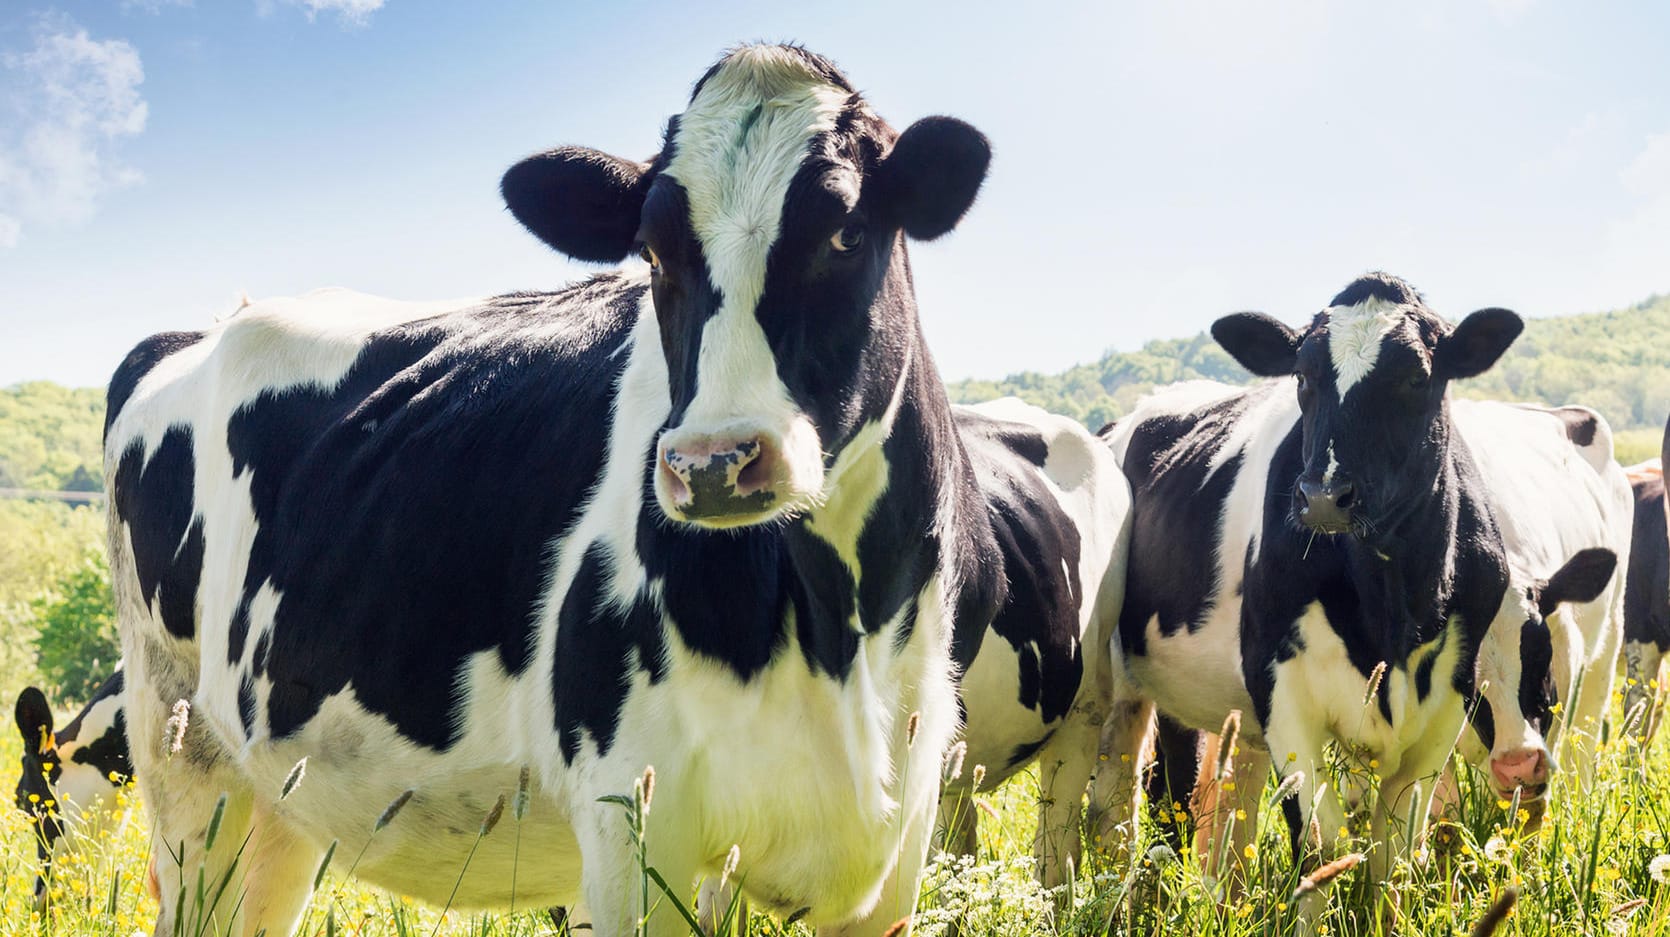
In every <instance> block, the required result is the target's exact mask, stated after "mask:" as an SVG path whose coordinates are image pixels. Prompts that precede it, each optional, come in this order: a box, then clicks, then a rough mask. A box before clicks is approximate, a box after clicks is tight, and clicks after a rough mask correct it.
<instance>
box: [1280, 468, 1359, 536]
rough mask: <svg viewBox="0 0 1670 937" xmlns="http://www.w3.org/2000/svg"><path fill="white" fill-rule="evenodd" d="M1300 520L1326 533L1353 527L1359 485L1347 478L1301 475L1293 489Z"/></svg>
mask: <svg viewBox="0 0 1670 937" xmlns="http://www.w3.org/2000/svg"><path fill="white" fill-rule="evenodd" d="M1294 501H1295V506H1296V507H1297V508H1298V510H1299V520H1300V521H1301V522H1303V523H1304V525H1305V526H1306V527H1309V528H1311V529H1313V530H1318V531H1322V532H1323V533H1343V532H1345V531H1346V530H1349V529H1350V527H1351V509H1352V508H1353V507H1355V506H1356V504H1357V486H1356V485H1353V484H1352V483H1351V482H1350V481H1347V480H1343V479H1341V480H1338V481H1332V482H1325V481H1320V480H1317V479H1312V478H1301V479H1299V486H1298V490H1297V491H1295V492H1294Z"/></svg>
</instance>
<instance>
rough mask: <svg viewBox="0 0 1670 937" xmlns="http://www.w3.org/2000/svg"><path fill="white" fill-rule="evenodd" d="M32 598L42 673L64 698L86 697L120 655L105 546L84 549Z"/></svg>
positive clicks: (91, 692)
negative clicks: (49, 588) (66, 570)
mask: <svg viewBox="0 0 1670 937" xmlns="http://www.w3.org/2000/svg"><path fill="white" fill-rule="evenodd" d="M32 604H33V612H34V615H33V617H34V622H35V627H36V629H37V633H36V636H35V654H36V657H37V658H38V660H39V665H40V671H41V675H42V676H44V677H45V678H46V679H47V681H48V682H49V683H50V684H51V685H53V686H55V687H57V688H58V693H59V694H60V695H61V696H63V697H64V698H65V699H70V700H84V699H87V698H88V697H89V696H91V695H92V694H93V691H94V690H96V689H98V686H99V684H100V683H102V682H104V679H105V678H106V677H108V676H110V671H111V669H112V668H114V667H115V666H116V661H117V660H118V659H120V657H121V656H122V652H121V647H120V644H119V643H118V640H117V637H116V608H115V598H114V596H113V595H112V594H111V590H110V567H109V566H108V565H107V564H106V562H105V559H104V552H103V551H101V550H88V551H86V552H85V553H84V554H83V555H82V559H81V562H80V564H78V565H77V566H75V567H74V568H73V569H71V570H70V571H69V573H68V574H66V575H65V576H64V577H63V578H62V579H61V580H59V581H58V583H57V585H56V586H55V587H54V588H53V589H52V591H50V592H48V593H46V594H44V595H42V596H41V597H40V598H38V599H36V600H35V601H34V603H32Z"/></svg>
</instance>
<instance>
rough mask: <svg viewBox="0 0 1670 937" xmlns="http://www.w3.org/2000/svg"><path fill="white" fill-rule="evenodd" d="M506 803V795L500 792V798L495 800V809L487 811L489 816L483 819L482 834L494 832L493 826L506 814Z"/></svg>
mask: <svg viewBox="0 0 1670 937" xmlns="http://www.w3.org/2000/svg"><path fill="white" fill-rule="evenodd" d="M504 805H505V796H504V795H503V794H500V795H499V799H498V800H495V801H493V809H492V810H489V811H487V816H486V817H485V818H483V819H482V821H481V835H482V836H486V835H487V834H488V833H491V832H493V827H495V826H498V825H499V820H500V819H501V818H502V817H503V816H504Z"/></svg>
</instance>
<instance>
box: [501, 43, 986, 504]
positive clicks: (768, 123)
mask: <svg viewBox="0 0 1670 937" xmlns="http://www.w3.org/2000/svg"><path fill="white" fill-rule="evenodd" d="M989 158H990V151H989V149H988V147H987V144H986V141H985V138H984V137H982V136H981V135H980V134H979V133H978V132H977V131H976V130H974V129H973V128H972V127H969V126H968V125H967V124H964V123H962V122H960V121H956V120H952V119H949V118H943V117H936V118H928V119H926V120H923V121H920V122H918V123H916V124H914V125H912V126H911V127H910V128H908V129H906V130H905V132H904V133H902V134H896V133H895V132H894V131H893V130H892V128H890V127H889V126H888V125H887V124H886V123H885V122H883V121H882V120H881V119H880V118H879V117H877V116H876V115H875V114H874V113H873V112H872V111H871V110H870V109H869V106H868V105H867V104H866V103H865V102H864V101H863V99H862V98H861V97H860V96H859V95H858V94H857V93H856V92H855V91H854V90H853V88H852V86H851V85H850V84H849V83H848V82H847V80H846V78H845V77H843V76H842V75H841V74H840V73H839V72H838V71H836V70H835V69H834V67H833V66H832V65H830V63H829V62H827V61H826V60H824V59H822V58H820V57H818V56H815V55H812V54H810V53H808V52H806V51H804V50H801V49H798V48H793V47H784V46H748V47H744V48H741V49H738V50H737V51H735V52H733V53H731V54H730V55H728V56H727V57H726V58H725V59H723V60H722V61H721V62H719V64H718V65H715V66H714V67H713V68H712V69H711V70H710V71H709V72H708V73H707V75H706V76H705V77H704V78H703V79H702V80H701V81H700V82H699V83H698V84H697V85H696V89H695V92H694V93H693V94H692V96H691V99H690V106H689V107H688V109H686V110H685V112H684V113H683V114H680V115H679V116H677V117H675V118H673V120H672V121H671V122H670V123H669V125H668V129H667V133H666V138H665V141H664V146H663V149H662V152H661V153H660V154H659V155H658V156H656V157H655V158H654V159H653V160H651V161H650V162H648V163H635V162H632V161H629V160H623V159H618V158H616V157H611V156H606V155H604V154H601V153H597V152H596V151H593V150H583V149H575V148H567V149H560V150H556V151H553V152H551V153H547V154H543V155H540V156H536V157H533V158H531V159H528V160H526V161H524V162H522V163H520V164H518V165H516V166H515V167H512V168H511V170H510V171H509V172H508V173H506V175H505V178H504V182H503V186H502V188H503V192H504V196H505V200H506V202H507V204H508V205H509V206H510V209H511V211H512V212H513V213H514V214H515V215H516V217H517V218H518V219H519V220H520V221H522V223H523V224H524V225H526V226H527V227H528V228H529V230H531V231H533V232H534V233H535V234H536V235H538V236H539V237H540V238H542V239H544V240H545V241H546V242H547V243H548V244H550V245H551V246H553V247H555V248H556V249H558V250H560V251H562V252H564V253H566V254H569V255H570V256H573V257H575V258H578V259H582V260H594V261H619V260H621V259H623V258H624V257H626V256H627V255H628V254H629V253H631V252H634V251H635V252H637V253H638V254H639V255H640V256H641V257H642V258H643V260H644V261H645V262H646V263H647V264H648V265H649V268H650V283H651V293H652V296H653V299H654V304H655V314H656V317H657V319H658V321H659V325H660V337H661V349H662V352H663V353H664V355H665V357H666V361H667V372H668V394H669V397H670V401H671V412H670V415H669V417H668V420H667V424H666V427H665V429H664V430H663V432H662V433H661V435H660V438H659V439H658V440H657V442H656V445H655V450H654V453H653V458H654V460H655V470H654V471H655V474H654V479H655V481H654V487H655V494H656V499H657V501H658V502H659V503H660V505H661V507H662V509H663V510H664V511H665V513H666V514H667V516H668V517H670V518H672V519H673V520H676V521H686V522H690V523H694V524H698V525H701V526H704V527H714V528H722V527H738V526H744V525H749V524H757V523H761V522H764V521H768V520H771V519H774V518H778V517H782V516H786V515H790V514H793V513H796V512H799V511H803V510H805V509H807V508H809V507H812V506H814V505H816V504H817V503H819V501H820V500H821V499H822V498H824V496H825V490H824V489H825V487H826V485H827V484H828V481H827V478H826V476H827V475H828V471H829V467H830V466H832V465H834V464H835V461H836V459H837V457H838V456H839V454H840V452H841V450H842V448H843V447H844V446H845V445H846V444H847V443H848V442H850V441H851V440H852V438H853V437H854V435H855V434H857V433H858V431H859V430H860V429H861V428H863V427H864V426H866V425H868V424H870V423H873V422H878V421H880V422H883V423H886V422H887V421H889V420H891V418H892V409H893V408H894V407H896V405H897V401H898V400H899V396H900V392H901V390H902V387H903V381H904V380H905V379H906V377H907V374H908V371H909V368H910V362H911V358H912V356H913V355H915V354H921V352H920V351H919V350H918V349H917V344H918V342H919V338H918V331H917V326H916V306H915V299H914V296H913V294H912V290H911V285H910V278H909V270H908V266H907V262H906V258H905V249H904V236H906V235H908V236H910V237H915V238H935V237H938V236H940V235H942V234H944V233H946V232H948V231H950V230H951V229H952V228H953V227H954V226H955V225H956V223H957V221H958V220H959V219H960V218H961V217H962V215H963V213H964V212H965V211H966V210H967V209H968V207H969V205H970V204H971V203H972V202H973V199H974V196H975V194H976V192H977V191H978V189H979V187H980V183H981V181H982V180H983V179H984V177H985V172H986V166H987V163H988V161H989Z"/></svg>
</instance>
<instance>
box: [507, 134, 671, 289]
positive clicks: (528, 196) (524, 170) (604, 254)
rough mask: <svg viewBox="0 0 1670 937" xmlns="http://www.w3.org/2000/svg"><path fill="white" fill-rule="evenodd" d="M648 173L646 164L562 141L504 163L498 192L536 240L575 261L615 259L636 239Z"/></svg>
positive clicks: (627, 249)
mask: <svg viewBox="0 0 1670 937" xmlns="http://www.w3.org/2000/svg"><path fill="white" fill-rule="evenodd" d="M651 178H652V176H651V173H650V171H649V166H648V164H645V163H634V162H632V161H631V160H626V159H621V158H619V157H617V156H610V155H609V154H607V153H600V152H598V151H597V150H591V149H586V148H585V147H578V146H565V147H562V148H560V149H555V150H552V151H550V152H549V153H540V154H539V155H537V156H530V157H528V158H527V159H525V160H522V161H521V162H520V163H517V164H516V165H514V166H512V167H510V169H509V170H507V171H506V172H505V174H504V179H503V180H501V181H500V182H499V192H500V193H501V194H502V195H503V196H504V203H505V205H506V207H508V208H509V209H510V213H511V214H512V215H515V216H516V220H517V221H520V222H521V223H522V226H523V227H525V228H527V229H528V230H529V231H532V232H533V233H534V235H535V236H536V237H538V238H539V239H540V240H541V241H544V242H545V243H547V244H549V245H551V246H552V247H554V248H556V249H557V250H559V251H561V252H562V253H564V254H567V255H568V256H570V257H572V258H574V259H575V260H586V261H593V262H596V263H619V262H621V261H622V260H624V259H625V258H626V255H627V254H628V253H630V252H631V251H632V245H633V243H634V242H635V241H636V240H637V236H638V216H639V214H640V213H641V212H642V211H643V207H644V194H645V193H646V192H647V191H648V190H649V182H650V179H651Z"/></svg>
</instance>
